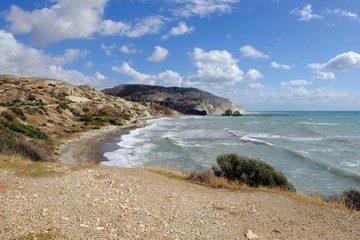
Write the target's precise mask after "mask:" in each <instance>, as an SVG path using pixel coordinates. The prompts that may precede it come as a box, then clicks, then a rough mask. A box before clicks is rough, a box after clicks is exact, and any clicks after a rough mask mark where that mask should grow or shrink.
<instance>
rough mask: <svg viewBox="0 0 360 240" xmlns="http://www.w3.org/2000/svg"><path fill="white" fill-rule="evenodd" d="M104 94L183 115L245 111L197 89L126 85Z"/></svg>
mask: <svg viewBox="0 0 360 240" xmlns="http://www.w3.org/2000/svg"><path fill="white" fill-rule="evenodd" d="M103 92H104V93H106V94H109V95H113V96H118V97H122V98H124V99H126V100H128V101H132V102H139V103H142V104H159V105H161V106H164V107H167V108H170V109H174V110H176V111H178V112H181V113H183V114H196V115H206V114H208V113H218V114H221V113H224V112H225V111H226V110H227V109H231V110H232V111H235V110H238V111H239V112H243V111H244V110H243V109H242V108H241V107H240V106H237V105H235V104H234V103H232V102H231V101H229V100H228V99H226V98H222V97H218V96H215V95H213V94H211V93H209V92H205V91H202V90H199V89H196V88H180V87H161V86H150V85H140V84H124V85H118V86H116V87H113V88H109V89H104V90H103Z"/></svg>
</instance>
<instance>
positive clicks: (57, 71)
mask: <svg viewBox="0 0 360 240" xmlns="http://www.w3.org/2000/svg"><path fill="white" fill-rule="evenodd" d="M0 42H1V44H0V72H1V73H3V74H13V75H25V76H34V77H39V76H41V77H49V78H54V79H59V80H64V81H67V82H71V83H73V84H89V85H91V86H93V87H100V86H101V87H104V86H106V85H109V84H113V82H112V81H110V79H108V78H106V77H104V76H103V75H99V74H97V73H95V74H94V75H85V74H83V73H81V72H78V71H74V70H67V69H64V67H63V66H64V65H66V64H68V63H70V62H73V61H76V60H77V59H78V58H80V57H82V56H85V55H87V54H88V52H87V51H86V50H78V49H67V50H66V51H65V53H64V55H62V56H50V55H46V54H44V53H43V52H42V51H40V50H37V49H35V48H31V47H27V46H25V45H24V44H22V43H19V42H18V41H17V40H16V39H15V37H14V36H13V35H12V34H11V33H8V32H6V31H3V30H0ZM101 76H103V77H101Z"/></svg>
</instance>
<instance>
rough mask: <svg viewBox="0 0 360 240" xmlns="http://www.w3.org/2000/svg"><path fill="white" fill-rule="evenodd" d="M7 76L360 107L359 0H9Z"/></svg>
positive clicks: (0, 16) (274, 104) (269, 105)
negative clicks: (177, 89)
mask: <svg viewBox="0 0 360 240" xmlns="http://www.w3.org/2000/svg"><path fill="white" fill-rule="evenodd" d="M0 74H12V75H18V76H35V77H49V78H54V79H58V80H63V81H66V82H70V83H73V84H77V85H80V84H87V85H90V86H92V87H95V88H96V89H104V88H109V87H113V86H115V85H118V84H125V83H126V84H128V83H140V84H151V85H162V86H168V87H170V86H178V87H196V88H199V89H202V90H205V91H209V92H211V93H213V94H216V95H218V96H221V97H225V98H228V99H230V100H231V101H233V102H234V103H236V104H239V105H240V106H242V107H243V108H244V109H245V110H246V111H276V110H304V111H305V110H324V111H327V110H360V5H359V2H358V0H329V1H324V0H307V1H302V0H298V1H292V0H128V1H126V0H86V1H84V0H27V1H24V0H1V1H0Z"/></svg>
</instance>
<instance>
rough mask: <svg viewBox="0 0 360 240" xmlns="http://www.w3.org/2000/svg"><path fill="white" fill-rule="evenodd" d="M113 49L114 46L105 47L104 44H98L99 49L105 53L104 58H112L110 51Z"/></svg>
mask: <svg viewBox="0 0 360 240" xmlns="http://www.w3.org/2000/svg"><path fill="white" fill-rule="evenodd" d="M115 48H116V46H115V44H112V45H109V46H107V45H106V44H104V43H101V44H100V49H101V50H103V51H104V52H105V55H106V56H112V55H113V53H112V51H113V50H114V49H115Z"/></svg>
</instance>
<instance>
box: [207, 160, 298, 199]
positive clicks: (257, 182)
mask: <svg viewBox="0 0 360 240" xmlns="http://www.w3.org/2000/svg"><path fill="white" fill-rule="evenodd" d="M212 170H213V172H214V175H215V176H218V177H225V178H227V179H228V180H230V181H238V182H239V183H243V184H246V185H249V186H250V187H259V186H265V187H279V188H282V189H284V190H287V191H294V192H295V188H294V187H293V186H292V185H291V184H290V183H289V182H288V180H287V178H286V177H285V176H284V174H282V173H281V172H279V171H277V170H276V169H275V168H274V167H272V166H271V165H269V164H267V163H266V162H264V161H261V160H257V159H252V158H248V157H244V156H239V155H237V154H224V155H220V156H218V157H217V165H215V166H213V168H212Z"/></svg>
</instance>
